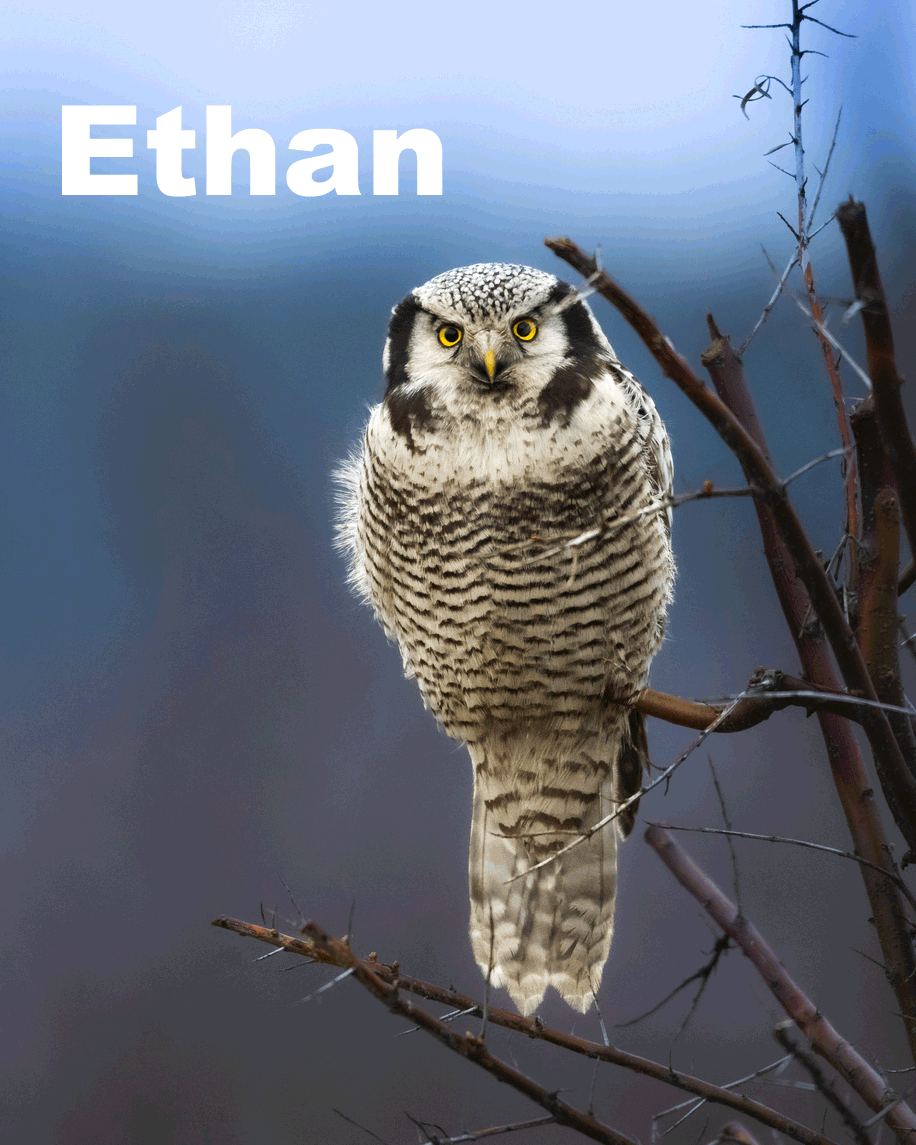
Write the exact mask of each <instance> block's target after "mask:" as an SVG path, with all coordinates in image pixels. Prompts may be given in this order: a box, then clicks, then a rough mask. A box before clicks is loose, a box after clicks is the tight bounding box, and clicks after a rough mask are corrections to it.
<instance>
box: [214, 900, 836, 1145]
mask: <svg viewBox="0 0 916 1145" xmlns="http://www.w3.org/2000/svg"><path fill="white" fill-rule="evenodd" d="M212 925H213V926H216V927H220V928H221V929H223V930H231V931H233V932H234V933H235V934H239V935H241V936H242V937H245V938H254V939H256V940H257V941H259V942H266V943H267V944H268V945H270V946H276V947H281V948H282V949H284V950H289V951H290V952H292V953H293V954H298V955H300V956H302V957H304V958H308V959H311V960H313V961H315V962H323V963H326V964H328V965H331V966H339V967H341V968H343V969H349V967H350V966H351V965H352V963H353V961H354V960H355V956H354V955H353V954H352V952H350V951H349V950H347V948H346V947H344V946H343V944H338V945H337V947H325V946H320V945H318V944H317V943H315V942H314V941H312V940H311V939H310V938H309V937H308V936H306V937H301V936H300V937H292V936H291V935H286V934H281V933H280V931H278V930H275V929H273V928H270V927H264V926H256V925H255V924H254V923H250V922H242V921H241V920H239V919H235V918H217V919H214V921H213V923H212ZM343 951H346V954H345V955H344V953H343ZM361 965H363V966H364V967H366V968H367V969H369V970H371V971H372V972H373V973H374V974H375V975H376V976H377V977H378V978H379V979H380V980H381V981H383V982H385V983H388V984H389V985H391V984H394V983H397V985H398V986H399V987H400V989H401V990H402V991H405V992H407V993H410V994H414V995H416V996H417V997H419V998H426V999H427V1000H428V1001H431V1002H438V1003H440V1004H441V1005H444V1006H449V1007H451V1008H452V1009H458V1010H463V1011H467V1012H471V1013H476V1014H482V1013H483V1005H482V1003H480V1002H477V1001H475V1000H474V999H473V998H468V997H467V996H466V995H464V994H459V993H458V992H457V991H455V990H452V989H445V988H444V987H441V986H435V985H433V984H432V983H430V982H422V981H421V980H420V979H418V978H411V977H409V976H407V975H405V974H402V973H401V969H400V966H399V965H398V964H397V963H393V964H392V965H390V966H386V965H384V964H382V963H380V962H376V961H375V960H374V959H373V958H371V957H370V958H369V959H368V960H367V961H365V962H363V963H361ZM417 1013H418V1011H416V1010H411V1012H410V1017H411V1019H412V1020H415V1019H416V1016H417ZM441 1020H442V1019H440V1021H441ZM489 1022H490V1024H491V1025H494V1026H501V1027H503V1028H504V1029H508V1030H512V1031H514V1032H516V1033H520V1034H524V1035H525V1036H526V1037H528V1038H534V1039H538V1040H540V1041H545V1042H549V1043H550V1044H551V1045H555V1046H559V1047H560V1048H561V1049H565V1050H569V1051H570V1052H571V1053H576V1054H582V1055H584V1056H585V1057H588V1058H597V1059H598V1060H600V1061H604V1062H607V1063H609V1064H610V1065H616V1066H621V1067H622V1068H624V1069H629V1070H632V1071H633V1072H634V1073H638V1074H643V1075H645V1076H646V1077H652V1078H655V1079H656V1080H657V1081H663V1082H665V1083H666V1084H668V1085H671V1086H674V1087H675V1088H676V1089H681V1090H683V1091H684V1092H686V1093H692V1094H694V1095H695V1096H696V1097H699V1098H700V1099H702V1100H703V1101H710V1102H713V1103H714V1104H717V1105H723V1106H725V1107H727V1108H729V1109H734V1110H735V1111H736V1112H738V1113H741V1114H743V1115H744V1116H745V1117H752V1118H753V1119H754V1120H755V1121H759V1122H760V1123H761V1124H763V1125H767V1126H769V1127H770V1128H771V1129H775V1130H777V1132H779V1133H784V1134H785V1135H786V1136H787V1137H791V1138H792V1139H793V1140H794V1141H800V1142H802V1145H836V1142H834V1141H831V1139H830V1138H829V1137H825V1136H824V1135H823V1134H820V1133H816V1132H814V1130H811V1129H808V1128H807V1127H806V1126H804V1125H801V1124H799V1122H797V1121H794V1120H793V1119H792V1118H791V1117H786V1116H784V1115H783V1114H782V1113H779V1112H777V1111H776V1110H774V1109H770V1108H769V1106H766V1105H763V1104H762V1103H760V1102H759V1101H754V1100H752V1099H751V1098H749V1097H745V1096H744V1095H743V1094H738V1093H732V1092H731V1087H732V1086H738V1085H741V1084H742V1082H744V1081H747V1080H749V1079H748V1078H741V1079H739V1080H738V1081H735V1082H732V1083H730V1085H728V1086H717V1085H713V1084H712V1083H711V1082H708V1081H703V1080H702V1079H701V1078H697V1077H692V1076H690V1075H689V1074H684V1073H680V1072H678V1071H677V1070H673V1069H671V1068H670V1066H668V1065H662V1064H661V1063H660V1062H654V1061H651V1060H650V1059H649V1058H643V1057H639V1056H638V1055H637V1054H631V1053H628V1052H627V1051H626V1050H620V1049H617V1048H616V1047H615V1046H610V1045H602V1044H601V1043H600V1042H590V1041H587V1040H585V1039H584V1038H577V1037H575V1036H574V1035H572V1034H566V1033H564V1032H562V1031H561V1030H556V1029H554V1028H552V1027H550V1026H546V1025H545V1024H544V1023H543V1022H542V1021H540V1020H539V1019H537V1018H523V1017H522V1016H521V1015H520V1014H514V1013H510V1012H509V1011H508V1010H500V1009H494V1008H493V1007H491V1008H490V1012H489ZM777 1064H778V1063H777ZM767 1068H768V1069H769V1068H775V1067H767ZM752 1076H757V1075H756V1074H754V1075H752Z"/></svg>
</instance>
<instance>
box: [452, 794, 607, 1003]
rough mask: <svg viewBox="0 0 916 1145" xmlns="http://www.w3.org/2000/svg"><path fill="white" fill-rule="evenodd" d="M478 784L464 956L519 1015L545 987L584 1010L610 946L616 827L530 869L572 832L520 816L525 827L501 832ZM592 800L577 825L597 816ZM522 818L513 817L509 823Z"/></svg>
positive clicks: (493, 800)
mask: <svg viewBox="0 0 916 1145" xmlns="http://www.w3.org/2000/svg"><path fill="white" fill-rule="evenodd" d="M484 788H485V785H484V784H483V783H482V782H480V781H479V779H478V781H477V782H475V794H474V816H473V820H472V825H471V855H470V890H471V944H472V946H473V950H474V957H475V958H476V960H477V963H478V965H479V966H480V968H481V970H482V971H483V973H484V975H485V976H487V977H488V979H489V982H490V984H491V985H493V986H504V987H505V988H506V989H507V990H508V991H509V995H510V997H511V998H512V1001H513V1002H514V1003H515V1005H516V1006H517V1007H518V1009H519V1011H520V1012H521V1013H522V1014H524V1015H526V1016H528V1015H530V1014H533V1013H534V1011H535V1010H536V1009H537V1007H538V1005H539V1004H540V1002H541V1001H542V999H543V997H544V994H545V992H546V990H547V987H548V986H553V987H554V988H555V989H556V990H558V991H559V993H560V994H561V995H562V996H563V998H564V1000H565V1001H566V1002H567V1003H568V1004H569V1005H570V1006H572V1007H573V1009H576V1010H579V1011H580V1012H581V1013H583V1014H584V1013H585V1012H586V1011H587V1010H588V1009H589V1008H590V1007H591V1005H592V1002H593V1001H594V997H595V991H596V990H597V989H598V985H599V983H600V981H601V974H602V971H603V969H604V964H605V962H606V961H607V957H608V952H609V950H610V945H611V935H612V930H613V917H614V896H615V890H616V875H617V843H616V837H617V833H616V831H614V830H613V829H604V830H601V831H598V832H596V833H595V834H594V835H593V836H592V837H591V838H590V839H587V840H585V841H584V842H582V843H580V844H579V845H578V846H577V847H575V848H574V849H573V850H571V851H568V852H567V853H566V854H564V855H562V856H560V857H559V858H555V859H552V860H551V861H549V862H547V863H546V864H545V865H544V866H543V867H539V868H538V869H536V870H533V869H532V868H534V867H535V866H536V864H537V863H539V862H541V861H542V860H543V859H549V858H550V855H551V854H552V853H554V852H555V851H557V850H559V849H560V848H561V847H563V846H564V845H565V844H566V843H569V842H571V841H572V839H573V838H575V834H573V833H571V832H569V831H567V832H566V833H564V834H562V835H559V837H557V836H553V837H552V836H551V835H550V834H549V833H545V832H544V829H543V825H542V824H534V823H530V822H529V823H528V824H527V829H528V830H529V831H531V832H532V833H531V834H528V835H522V834H514V835H508V834H506V833H505V830H504V825H502V826H501V825H500V823H499V822H498V813H497V812H496V811H495V810H494V805H498V803H499V798H498V796H497V797H493V795H492V793H490V794H489V798H485V796H484ZM602 802H603V801H602V800H600V799H599V798H598V797H597V795H596V796H595V797H594V798H593V799H592V802H591V805H590V806H589V808H588V813H587V814H586V815H585V816H583V817H582V828H584V829H586V830H587V829H588V827H589V826H590V825H591V823H594V822H597V821H598V819H599V818H600V817H601V812H600V807H601V804H602ZM488 803H489V804H490V807H488ZM567 810H568V809H567ZM564 819H565V821H567V822H568V821H569V819H568V816H564ZM524 826H525V824H524V822H523V821H522V822H520V823H519V824H518V827H517V828H516V829H517V830H518V829H519V828H524ZM526 872H529V873H526Z"/></svg>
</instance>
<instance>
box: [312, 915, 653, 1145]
mask: <svg viewBox="0 0 916 1145" xmlns="http://www.w3.org/2000/svg"><path fill="white" fill-rule="evenodd" d="M302 933H303V934H304V935H305V936H306V937H307V938H308V939H309V940H310V941H311V942H312V944H313V945H314V947H315V948H316V949H317V950H320V951H322V952H323V953H324V954H325V955H327V956H328V957H329V958H332V959H333V960H334V961H335V962H336V963H337V964H338V965H343V966H345V967H346V968H347V969H348V970H352V971H353V977H354V979H355V980H356V981H357V982H359V984H360V985H361V986H363V987H365V989H366V990H368V991H369V993H370V994H372V995H373V996H374V997H376V998H378V1000H379V1001H380V1002H383V1003H384V1004H385V1005H386V1006H387V1007H388V1009H389V1010H390V1011H391V1012H392V1013H393V1014H398V1015H400V1016H401V1017H403V1018H407V1019H408V1020H409V1021H411V1022H413V1023H415V1024H416V1025H418V1026H419V1027H420V1028H421V1029H422V1030H425V1031H426V1033H428V1034H431V1035H432V1036H433V1037H434V1038H436V1039H437V1040H438V1041H440V1042H441V1043H442V1044H443V1045H445V1046H447V1047H448V1049H450V1050H453V1051H454V1052H455V1053H458V1054H460V1055H461V1056H462V1057H465V1058H467V1059H468V1060H469V1061H472V1062H474V1064H475V1065H478V1066H480V1067H481V1069H484V1070H486V1071H487V1072H488V1073H491V1074H492V1075H493V1076H494V1077H495V1078H496V1080H497V1081H501V1082H504V1083H505V1084H506V1085H509V1086H511V1087H512V1088H513V1089H516V1090H518V1092H519V1093H523V1094H524V1095H525V1096H526V1097H528V1098H529V1099H530V1100H531V1101H534V1102H536V1103H537V1104H538V1105H540V1106H541V1107H542V1108H543V1109H546V1110H547V1112H548V1113H549V1114H550V1115H551V1116H552V1117H553V1119H554V1121H556V1122H557V1124H558V1125H566V1126H568V1127H569V1128H571V1129H575V1130H576V1131H577V1132H578V1133H580V1134H581V1135H582V1136H583V1137H589V1138H591V1140H593V1141H600V1142H602V1143H603V1145H636V1142H634V1141H633V1140H632V1138H630V1137H627V1136H626V1135H625V1134H623V1133H620V1132H618V1131H617V1130H616V1129H613V1128H612V1127H611V1126H610V1125H605V1124H604V1123H603V1122H601V1121H598V1120H597V1118H595V1117H593V1116H592V1115H591V1114H589V1113H585V1112H584V1111H583V1110H580V1109H576V1108H575V1107H574V1106H572V1105H569V1104H568V1103H567V1102H565V1101H562V1100H561V1099H560V1098H559V1097H558V1096H557V1094H556V1093H555V1092H550V1091H548V1090H547V1089H545V1088H544V1087H543V1086H542V1085H539V1084H538V1083H537V1082H536V1081H534V1080H533V1079H532V1078H530V1077H528V1076H527V1075H525V1074H523V1073H522V1072H521V1071H520V1070H517V1069H516V1068H515V1067H514V1066H511V1065H509V1063H508V1062H505V1061H503V1060H502V1059H501V1058H497V1057H495V1056H494V1055H493V1054H491V1053H490V1051H489V1050H488V1049H487V1046H486V1043H485V1042H484V1041H483V1039H482V1038H479V1037H477V1036H476V1035H474V1034H470V1033H468V1034H459V1033H458V1032H457V1031H455V1030H454V1029H452V1027H451V1026H448V1025H446V1024H445V1023H444V1022H442V1021H440V1020H439V1019H438V1018H435V1017H433V1015H432V1014H430V1013H428V1012H427V1011H426V1010H421V1009H418V1008H417V1007H415V1006H414V1005H413V1003H412V1002H411V1000H410V996H409V993H407V994H405V993H404V992H403V991H402V989H401V983H400V981H399V980H398V978H397V976H394V978H393V979H391V980H388V979H386V978H385V977H384V976H383V975H380V974H379V973H378V970H377V967H375V966H373V965H371V964H370V963H365V962H361V961H360V960H359V959H358V958H357V957H356V955H355V954H354V953H353V952H352V951H351V950H350V947H349V946H347V945H345V944H344V943H343V942H338V941H337V940H336V939H334V938H332V937H331V936H330V935H329V934H327V933H326V932H325V931H324V930H322V929H321V927H320V926H317V925H316V924H315V923H313V922H307V923H306V924H305V926H304V927H303V928H302Z"/></svg>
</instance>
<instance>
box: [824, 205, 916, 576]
mask: <svg viewBox="0 0 916 1145" xmlns="http://www.w3.org/2000/svg"><path fill="white" fill-rule="evenodd" d="M836 214H837V221H838V222H839V224H840V230H841V231H842V232H843V238H844V239H845V241H846V252H847V254H848V255H849V269H850V271H851V273H852V281H853V286H854V288H855V292H856V299H857V301H858V302H860V303H861V304H862V305H861V307H860V312H861V314H862V325H863V327H864V329H865V346H866V351H867V356H868V373H869V375H870V377H871V382H872V386H873V389H874V396H875V410H876V411H877V414H878V425H879V426H880V428H881V436H882V438H883V439H884V444H885V447H886V449H887V453H888V456H889V458H890V462H891V465H892V466H893V469H894V473H895V475H896V478H897V489H898V492H899V496H900V505H901V509H902V513H903V523H904V527H905V528H906V534H907V537H908V538H909V542H910V551H911V553H914V554H916V446H914V444H913V438H912V436H911V435H910V431H909V427H908V425H907V420H906V413H905V411H904V408H903V402H902V400H901V397H900V387H901V386H902V385H903V379H902V378H901V377H900V375H899V374H898V373H897V364H896V361H895V359H894V335H893V331H892V330H891V322H890V316H889V314H888V308H887V299H886V297H885V295H884V287H883V286H882V284H881V274H880V272H879V270H878V259H877V255H876V253H875V244H874V243H873V242H872V238H871V232H870V230H869V227H868V218H867V216H866V213H865V204H864V203H859V202H856V200H855V199H853V198H852V196H850V198H849V200H848V202H845V203H842V204H841V205H840V206H839V207H838V208H837V213H836Z"/></svg>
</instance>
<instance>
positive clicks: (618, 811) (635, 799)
mask: <svg viewBox="0 0 916 1145" xmlns="http://www.w3.org/2000/svg"><path fill="white" fill-rule="evenodd" d="M743 696H744V693H743V692H742V693H741V695H740V696H738V697H736V698H735V699H734V700H733V701H732V702H731V703H730V704H729V705H728V707H727V708H725V709H724V710H723V711H722V712H720V714H719V715H718V716H717V717H716V719H715V720H714V721H713V722H712V723H711V724H710V725H709V727H707V728H704V729H703V731H701V732H700V734H699V735H698V736H697V738H696V739H695V740H694V741H693V743H692V744H691V745H690V746H689V747H688V748H687V750H686V751H684V752H682V753H681V755H679V756H678V757H677V759H676V760H675V761H674V763H672V764H670V765H669V766H668V767H666V768H665V770H664V771H663V772H661V774H660V775H658V776H656V778H655V779H653V780H652V782H651V783H647V784H646V785H645V786H644V787H641V788H640V789H639V791H637V792H636V794H635V795H631V796H630V798H629V799H624V800H623V801H622V802H621V803H618V804H617V806H616V807H615V808H614V810H613V811H611V812H609V813H608V814H607V815H605V816H604V818H603V819H599V820H598V822H597V823H596V824H595V825H594V826H593V827H589V829H588V830H587V831H583V832H582V834H580V835H577V836H576V837H575V839H573V840H572V841H571V842H569V843H567V844H566V846H565V847H560V848H559V849H558V850H556V851H554V852H553V853H552V854H550V855H548V856H547V858H546V859H541V861H540V862H539V863H533V864H532V865H531V866H530V867H528V868H526V869H525V870H524V871H519V873H518V874H517V875H512V876H511V877H510V878H508V879H506V885H508V884H509V883H514V882H516V881H517V880H518V879H523V878H525V877H526V876H527V875H530V874H531V873H532V872H533V871H538V870H540V869H541V867H546V866H548V865H549V864H550V863H555V862H556V861H557V859H559V858H560V857H561V856H562V855H565V854H566V853H567V851H571V850H572V849H573V848H574V847H578V846H579V845H580V844H581V843H584V842H585V841H586V840H587V839H590V838H591V837H592V835H594V834H595V832H596V831H603V830H604V828H605V827H607V826H608V825H609V824H611V823H613V822H614V820H615V819H617V818H618V817H619V816H620V815H622V814H623V813H624V811H626V809H627V808H628V807H630V806H632V805H633V804H634V803H635V804H638V803H639V801H640V799H642V797H643V796H644V795H648V793H649V792H650V791H653V790H654V789H655V788H656V787H658V785H659V784H660V783H665V782H666V781H667V780H668V779H670V778H671V776H672V775H673V774H674V772H675V771H676V770H677V768H679V767H680V766H681V764H682V763H683V762H684V761H685V760H686V759H688V758H689V757H690V756H691V755H692V754H693V753H694V752H695V751H696V749H697V748H698V747H699V746H700V744H701V743H702V742H703V741H704V740H705V739H706V737H707V736H708V735H710V734H711V733H712V732H714V731H715V730H716V728H717V727H718V725H719V724H720V723H721V722H722V721H724V720H726V719H727V718H728V717H729V715H731V713H732V711H733V710H734V709H735V708H736V707H737V706H738V703H739V702H740V701H741V699H742V698H743ZM531 833H532V834H543V835H556V834H558V833H559V832H557V831H542V832H531Z"/></svg>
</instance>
